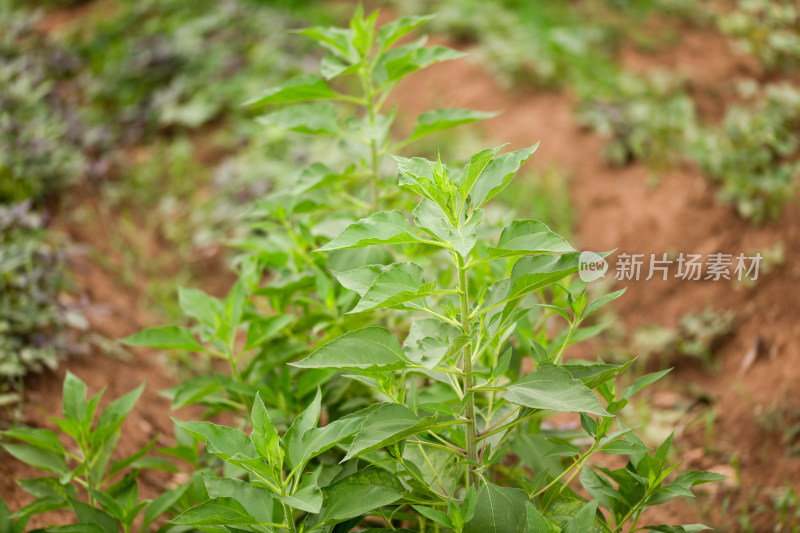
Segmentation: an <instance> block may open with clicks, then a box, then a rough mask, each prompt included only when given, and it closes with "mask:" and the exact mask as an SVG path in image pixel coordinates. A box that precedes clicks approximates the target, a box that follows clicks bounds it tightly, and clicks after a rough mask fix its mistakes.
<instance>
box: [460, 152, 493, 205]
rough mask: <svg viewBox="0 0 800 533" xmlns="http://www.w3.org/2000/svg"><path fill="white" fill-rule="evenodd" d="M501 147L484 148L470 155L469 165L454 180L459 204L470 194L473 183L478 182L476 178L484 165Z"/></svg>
mask: <svg viewBox="0 0 800 533" xmlns="http://www.w3.org/2000/svg"><path fill="white" fill-rule="evenodd" d="M502 147H503V146H502V145H501V146H497V147H495V148H486V149H484V150H481V151H480V152H477V153H475V154H472V156H471V157H470V159H469V163H467V165H466V166H465V167H464V169H463V170H462V171H461V174H459V176H458V178H457V179H456V185H458V193H459V194H460V195H461V202H462V203H463V202H466V200H467V196H469V193H470V192H472V188H473V187H474V186H475V182H476V181H478V176H480V174H481V172H483V169H484V168H486V165H488V164H489V162H490V161H491V160H492V158H493V157H494V156H495V154H497V152H499V151H500V149H501V148H502Z"/></svg>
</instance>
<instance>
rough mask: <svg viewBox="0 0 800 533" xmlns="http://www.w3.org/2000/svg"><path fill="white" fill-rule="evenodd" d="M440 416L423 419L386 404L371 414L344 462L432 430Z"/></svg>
mask: <svg viewBox="0 0 800 533" xmlns="http://www.w3.org/2000/svg"><path fill="white" fill-rule="evenodd" d="M437 418H438V417H437V416H436V415H434V416H428V417H420V416H417V415H416V414H414V412H413V411H412V410H411V409H409V408H408V407H406V406H405V405H400V404H384V405H381V406H380V407H378V408H377V409H375V410H374V411H372V412H371V413H370V414H369V415H368V416H367V418H366V419H364V424H363V426H362V429H361V431H359V432H358V434H357V435H356V437H355V438H354V439H353V443H352V444H351V445H350V449H349V450H348V451H347V455H346V456H345V458H344V459H343V461H347V460H349V459H351V458H353V457H357V456H359V455H361V454H364V453H367V452H371V451H373V450H377V449H380V448H383V447H384V446H388V445H390V444H393V443H395V442H398V441H401V440H403V439H405V438H407V437H410V436H411V435H416V434H417V433H420V432H422V431H426V430H427V429H429V428H430V427H432V426H433V425H434V424H435V423H436V420H437Z"/></svg>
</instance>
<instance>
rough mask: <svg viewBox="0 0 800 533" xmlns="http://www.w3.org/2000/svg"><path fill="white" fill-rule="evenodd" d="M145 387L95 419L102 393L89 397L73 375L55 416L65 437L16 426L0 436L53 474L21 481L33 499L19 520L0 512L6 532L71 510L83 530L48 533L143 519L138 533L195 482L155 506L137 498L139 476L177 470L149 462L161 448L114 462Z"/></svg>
mask: <svg viewBox="0 0 800 533" xmlns="http://www.w3.org/2000/svg"><path fill="white" fill-rule="evenodd" d="M143 390H144V385H142V386H140V387H138V388H137V389H135V390H133V391H131V392H129V393H128V394H125V395H124V396H121V397H119V398H117V399H116V400H114V401H112V402H111V403H110V404H108V406H107V407H106V408H105V409H103V410H102V412H100V413H99V416H97V410H98V404H99V403H100V398H101V397H102V395H103V392H102V391H101V392H99V393H98V394H96V395H95V396H93V397H91V398H89V399H87V396H86V394H87V386H86V384H85V383H83V382H82V381H81V380H80V379H78V378H77V377H76V376H74V375H73V374H71V373H69V372H67V375H66V377H65V378H64V391H63V418H53V419H52V421H53V423H55V424H56V425H57V426H58V428H59V430H60V433H61V435H63V436H64V437H68V438H69V440H70V443H69V444H67V445H65V444H64V442H63V439H62V438H60V436H59V433H56V432H54V431H52V430H49V429H44V428H26V427H17V428H13V429H9V430H7V431H3V432H2V436H3V437H4V438H5V439H12V440H16V441H21V442H22V443H24V444H3V445H2V446H3V449H4V450H5V451H6V452H8V453H9V454H11V455H12V456H13V457H16V458H17V459H19V460H20V461H23V462H24V463H27V464H28V465H31V466H33V467H34V468H36V469H38V470H41V471H44V472H47V473H49V474H54V475H50V476H46V477H36V478H29V479H20V480H17V483H18V484H19V486H20V487H21V488H22V489H23V490H25V491H26V492H28V493H29V494H31V495H32V496H34V497H35V500H34V501H33V502H31V503H30V504H28V505H26V506H24V507H22V508H21V509H19V510H17V511H16V512H14V513H13V514H11V513H10V512H9V511H8V508H7V507H6V506H5V505H4V504H3V505H1V506H0V528H2V530H3V531H23V530H24V528H25V526H26V524H27V523H28V521H29V520H30V518H31V517H33V516H35V515H38V514H41V513H47V512H49V511H54V510H59V509H69V510H71V511H72V512H73V513H74V514H75V518H76V519H77V521H78V523H80V524H83V527H79V528H76V527H75V526H63V527H55V528H49V529H48V531H64V532H67V531H86V532H89V531H91V532H104V533H116V532H118V531H119V530H120V529H121V530H122V531H124V532H125V533H128V532H130V531H132V530H133V529H134V521H136V520H137V518H139V520H140V521H139V522H138V524H139V531H150V529H149V528H150V526H151V525H152V524H154V522H155V521H156V520H159V519H160V518H161V516H162V515H163V514H164V513H166V512H168V511H169V509H170V508H171V507H172V506H173V505H175V504H176V502H178V500H179V499H180V498H181V497H182V496H183V495H184V494H185V493H186V492H187V489H189V488H190V486H189V484H186V485H182V486H180V487H178V488H176V489H170V490H165V491H164V492H163V494H161V495H160V496H159V497H158V498H156V499H154V500H144V501H140V499H139V486H138V483H137V478H138V476H139V473H140V472H141V470H143V469H153V468H159V469H168V470H169V469H174V466H173V465H172V463H171V462H170V461H168V460H166V459H158V458H155V457H146V455H147V453H148V451H149V450H150V449H151V448H152V447H153V445H154V444H155V442H156V439H155V438H154V439H153V440H152V441H151V442H150V443H149V444H148V445H147V446H145V447H144V448H142V449H141V450H139V451H137V452H135V453H133V454H132V455H129V456H127V457H123V458H118V459H113V460H112V454H113V452H114V450H115V448H116V446H117V444H118V442H119V439H120V428H121V426H122V424H123V422H124V421H125V419H126V418H127V416H128V414H129V413H130V412H131V409H133V407H134V405H135V404H136V402H137V400H138V399H139V396H140V395H141V393H142V391H143Z"/></svg>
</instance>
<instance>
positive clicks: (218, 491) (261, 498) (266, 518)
mask: <svg viewBox="0 0 800 533" xmlns="http://www.w3.org/2000/svg"><path fill="white" fill-rule="evenodd" d="M203 483H204V484H205V487H206V491H208V497H209V498H210V499H212V500H219V498H230V499H233V500H236V501H237V502H239V503H240V504H242V507H243V508H244V510H245V511H246V512H247V514H249V515H250V516H252V517H253V518H254V519H256V520H257V521H259V522H271V521H272V517H273V507H274V503H275V502H274V500H273V496H274V495H273V494H270V493H269V492H267V490H266V489H262V488H259V487H254V486H252V485H251V484H250V483H247V482H246V481H242V480H241V479H232V478H223V477H212V476H203Z"/></svg>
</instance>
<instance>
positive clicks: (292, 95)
mask: <svg viewBox="0 0 800 533" xmlns="http://www.w3.org/2000/svg"><path fill="white" fill-rule="evenodd" d="M337 97H338V95H337V94H336V93H335V92H334V91H332V90H331V88H330V87H328V84H327V83H325V80H323V79H322V78H321V77H319V76H316V75H314V74H307V75H303V76H296V77H294V78H292V79H290V80H288V81H286V82H284V83H282V84H281V85H278V86H277V87H271V88H270V89H267V90H266V91H264V92H263V93H262V94H261V95H260V96H258V97H256V98H253V99H252V100H249V101H247V102H245V104H244V105H262V104H276V103H286V102H303V101H308V100H326V99H331V98H337Z"/></svg>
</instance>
